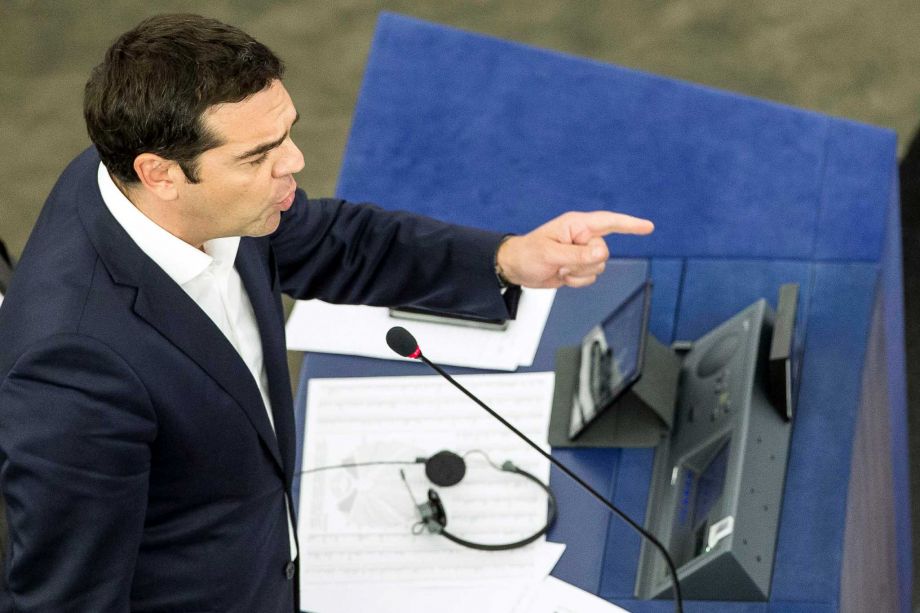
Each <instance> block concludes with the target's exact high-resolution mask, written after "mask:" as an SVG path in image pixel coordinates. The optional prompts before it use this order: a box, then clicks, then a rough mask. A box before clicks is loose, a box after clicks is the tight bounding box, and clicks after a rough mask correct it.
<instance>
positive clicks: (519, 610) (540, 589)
mask: <svg viewBox="0 0 920 613" xmlns="http://www.w3.org/2000/svg"><path fill="white" fill-rule="evenodd" d="M513 613H629V612H628V611H626V609H624V608H622V607H618V606H617V605H615V604H613V603H611V602H607V601H606V600H604V599H603V598H598V597H597V596H595V595H594V594H589V593H588V592H586V591H584V590H581V589H578V588H577V587H575V586H574V585H571V584H569V583H566V582H565V581H560V580H559V579H556V578H555V577H545V578H544V579H543V581H542V582H540V584H539V585H538V586H537V588H536V589H534V590H531V591H528V592H527V594H526V596H525V598H524V599H522V600H521V602H519V603H518V606H517V607H516V608H515V609H514V610H513Z"/></svg>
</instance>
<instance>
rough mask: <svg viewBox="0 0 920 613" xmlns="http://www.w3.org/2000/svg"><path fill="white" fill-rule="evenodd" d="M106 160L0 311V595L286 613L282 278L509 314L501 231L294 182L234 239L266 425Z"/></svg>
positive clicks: (85, 605)
mask: <svg viewBox="0 0 920 613" xmlns="http://www.w3.org/2000/svg"><path fill="white" fill-rule="evenodd" d="M98 163H99V159H98V157H97V154H96V152H95V150H93V149H89V150H87V151H85V152H84V153H83V154H81V155H80V156H79V157H77V158H76V159H75V160H74V161H73V162H72V163H71V164H70V166H69V167H68V168H67V170H65V172H64V173H63V174H62V176H61V178H60V179H59V181H58V183H57V185H56V186H55V188H54V190H53V191H52V193H51V195H50V196H49V198H48V201H47V203H46V204H45V207H44V209H43V210H42V213H41V216H40V218H39V220H38V222H37V224H36V226H35V228H34V230H33V233H32V236H31V237H30V239H29V242H28V244H27V246H26V249H25V251H24V253H23V256H22V258H21V261H20V263H19V264H18V267H17V270H16V274H15V275H14V278H13V281H12V283H11V285H10V288H9V291H8V293H7V296H6V300H5V302H4V303H3V307H2V308H0V479H2V491H3V494H4V496H5V497H6V501H7V518H8V522H9V530H10V543H11V546H10V551H9V554H8V556H7V560H6V563H7V564H6V566H7V569H6V587H5V591H4V592H3V594H2V596H0V611H13V610H15V611H56V612H63V611H79V612H81V613H83V612H88V611H92V612H94V613H100V612H104V611H129V610H130V611H136V612H142V611H143V612H152V611H164V612H165V611H185V612H195V611H241V612H242V611H245V612H247V613H251V612H256V611H258V612H259V613H269V612H281V611H283V612H285V613H290V612H291V611H292V610H294V607H295V603H294V599H295V595H294V594H295V590H294V589H293V583H292V581H291V580H290V579H289V577H288V576H287V574H288V573H286V572H285V570H286V567H287V565H288V562H289V557H290V553H289V543H288V530H287V523H286V516H285V504H286V503H285V493H286V492H290V486H291V479H292V475H293V473H294V470H295V466H294V441H295V432H294V422H293V410H292V402H291V396H290V382H289V377H288V371H287V363H286V356H285V341H284V329H283V324H284V322H283V313H282V308H281V299H280V293H281V292H282V291H283V292H286V293H289V294H291V295H293V296H295V297H297V298H321V299H323V300H326V301H329V302H342V303H358V304H373V305H392V304H407V303H413V304H418V305H423V306H427V307H430V308H435V309H437V308H447V307H453V309H454V310H460V311H468V312H472V313H479V314H481V315H488V316H493V317H496V316H507V313H506V307H505V304H504V302H503V300H502V298H501V296H500V293H499V285H498V282H497V279H496V278H495V275H494V273H493V269H492V258H493V255H494V250H495V249H496V246H497V244H498V241H499V239H500V236H499V235H497V234H492V233H487V232H482V231H478V230H469V229H460V228H457V227H454V226H448V225H445V224H441V223H438V222H434V221H431V220H427V219H424V218H419V217H416V216H412V215H408V214H401V213H391V212H385V211H382V210H380V209H378V208H376V207H372V206H367V205H352V204H348V203H345V202H342V201H339V200H307V198H306V196H305V194H304V193H303V192H301V191H298V193H297V197H296V199H295V202H294V206H293V207H292V209H291V210H290V211H288V212H287V213H285V214H284V215H283V216H282V221H281V225H280V227H279V229H278V230H277V231H276V232H275V233H274V234H273V235H271V236H270V237H264V238H243V239H242V240H241V242H240V247H239V253H238V256H237V260H236V268H237V270H238V271H239V273H240V276H241V278H242V280H243V283H244V285H245V287H246V290H247V292H248V294H249V297H250V300H251V301H252V306H253V309H254V311H255V315H256V319H257V321H258V326H259V331H260V333H261V338H262V344H263V353H264V359H265V367H266V370H267V373H268V381H269V390H270V397H271V404H272V411H273V418H274V423H275V428H276V431H277V436H276V434H275V433H273V432H272V428H271V425H270V424H269V420H268V417H267V415H266V411H265V408H264V406H263V403H262V400H261V397H260V395H259V391H258V388H257V386H256V383H255V381H254V379H253V377H252V375H251V374H250V372H249V371H248V369H247V368H246V366H245V364H244V363H243V361H242V360H241V359H240V357H239V355H238V354H237V353H236V351H235V350H234V348H233V346H232V345H231V344H230V343H229V342H228V341H227V340H226V338H225V337H224V336H223V335H222V334H221V332H220V331H219V330H218V328H217V327H216V326H215V325H214V324H213V323H212V322H211V320H210V319H209V318H208V317H207V315H205V314H204V312H203V311H201V309H200V308H199V307H198V306H197V305H196V304H195V303H194V302H193V301H192V300H191V299H190V298H189V297H188V296H187V295H186V294H185V293H184V292H183V291H182V289H181V288H180V287H179V286H178V285H176V284H175V283H174V282H173V281H172V280H171V279H170V278H169V277H168V276H167V275H166V274H165V273H164V272H163V271H162V270H161V269H160V268H159V267H158V266H157V265H156V264H154V263H153V261H152V260H150V259H149V258H148V257H147V256H146V255H144V253H143V252H142V251H140V249H139V248H138V247H137V246H136V245H135V244H134V243H133V241H132V240H131V239H130V238H129V237H128V235H127V234H126V233H125V232H124V230H123V229H122V228H121V226H119V225H118V223H117V222H116V221H115V219H114V218H113V217H112V216H111V215H110V213H109V212H108V210H107V209H106V207H105V205H104V203H103V201H102V198H101V196H100V194H99V189H98V187H97V183H96V169H97V165H98ZM301 555H302V556H303V555H310V552H309V551H303V552H301Z"/></svg>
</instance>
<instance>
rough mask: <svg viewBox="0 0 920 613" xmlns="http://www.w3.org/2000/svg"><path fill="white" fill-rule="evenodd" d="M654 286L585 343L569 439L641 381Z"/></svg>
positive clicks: (640, 290) (596, 329) (638, 293)
mask: <svg viewBox="0 0 920 613" xmlns="http://www.w3.org/2000/svg"><path fill="white" fill-rule="evenodd" d="M650 301H651V284H649V283H644V284H642V285H641V286H640V287H639V288H637V289H636V291H635V292H633V293H632V294H631V295H630V296H629V297H628V298H627V299H626V300H624V301H623V302H622V303H620V304H619V305H618V306H617V308H616V309H614V311H613V312H612V313H611V314H610V315H608V316H607V317H606V318H604V320H603V321H601V322H600V323H599V324H598V325H596V326H594V327H593V328H592V329H591V330H590V331H589V332H588V334H586V335H585V337H584V339H582V341H581V360H580V365H579V370H578V380H577V382H576V385H575V393H574V394H573V397H572V416H571V421H570V423H569V436H570V437H571V438H575V437H576V436H578V435H579V434H581V433H582V432H583V431H584V430H585V428H587V427H588V425H590V424H591V422H593V421H594V420H595V419H596V418H597V417H598V416H599V415H600V414H601V413H602V412H603V411H604V410H605V409H607V408H609V407H610V406H611V405H613V403H614V402H616V400H617V398H619V397H620V395H621V394H622V393H623V392H624V391H626V390H627V389H629V386H631V385H632V384H633V383H635V382H636V381H637V380H638V379H639V375H640V374H641V372H642V358H643V356H644V353H645V335H646V329H647V327H648V311H649V303H650Z"/></svg>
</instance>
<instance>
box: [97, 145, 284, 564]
mask: <svg viewBox="0 0 920 613" xmlns="http://www.w3.org/2000/svg"><path fill="white" fill-rule="evenodd" d="M97 176H98V182H99V191H100V192H101V193H102V200H103V202H105V206H106V207H107V208H108V209H109V212H110V213H112V216H113V217H115V220H116V221H117V222H118V223H119V224H120V225H121V227H122V228H124V229H125V232H127V233H128V236H130V237H131V239H132V240H133V241H134V242H135V243H136V244H137V246H138V247H140V249H141V251H143V252H144V253H145V254H147V256H148V257H149V258H150V259H151V260H153V261H154V262H155V263H156V264H157V265H158V266H159V267H160V268H162V269H163V272H165V273H166V274H167V275H169V277H170V278H171V279H172V280H173V281H175V282H176V283H177V284H178V285H179V287H181V288H182V290H183V291H185V293H186V294H188V295H189V297H190V298H191V299H192V300H194V301H195V304H197V305H198V306H199V307H201V310H202V311H204V312H205V314H207V316H208V317H209V318H210V319H211V321H213V322H214V325H215V326H217V327H218V329H219V330H220V331H221V332H223V334H224V336H226V337H227V340H228V341H230V344H231V345H233V346H234V348H236V351H237V353H239V355H240V358H242V360H243V362H244V363H245V364H246V367H247V368H248V369H249V372H250V373H252V377H253V379H255V383H256V385H257V386H258V388H259V393H260V394H261V395H262V402H263V403H264V405H265V411H266V413H267V415H268V421H269V422H270V423H271V425H272V429H273V430H274V428H275V421H274V419H273V418H272V411H271V402H270V400H269V397H268V375H267V373H266V372H265V363H264V362H263V360H262V339H261V337H260V336H259V326H258V323H257V322H256V316H255V313H254V312H253V310H252V303H251V302H250V301H249V294H247V293H246V288H245V287H243V281H242V279H240V275H239V273H238V272H237V271H236V268H234V267H233V263H234V261H235V260H236V252H237V250H238V249H239V246H240V237H239V236H233V237H227V238H215V239H212V240H209V241H207V242H206V243H205V244H204V245H203V248H204V251H201V250H199V249H196V248H195V247H193V246H192V245H189V244H188V243H186V242H185V241H183V240H182V239H180V238H178V237H176V236H174V235H172V234H170V233H169V232H167V231H166V230H164V229H163V228H161V227H160V226H158V225H157V224H156V223H155V222H153V221H152V220H151V219H150V218H149V217H147V216H146V215H144V214H143V213H142V212H141V211H140V210H139V209H138V208H137V207H136V206H134V205H133V204H132V203H131V201H130V200H128V199H127V198H126V197H125V195H124V194H123V193H122V192H121V190H119V189H118V187H117V186H116V185H115V182H114V181H112V178H111V177H110V176H109V172H108V170H106V168H105V166H104V165H103V164H102V163H101V162H100V163H99V171H98V175H97ZM288 532H289V536H290V541H291V558H292V559H296V558H297V543H296V541H295V540H294V527H293V522H292V521H291V514H290V511H288Z"/></svg>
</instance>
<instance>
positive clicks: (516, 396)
mask: <svg viewBox="0 0 920 613" xmlns="http://www.w3.org/2000/svg"><path fill="white" fill-rule="evenodd" d="M457 379H458V380H459V381H460V382H461V383H462V384H463V385H466V386H467V387H469V388H470V389H471V390H472V391H473V393H475V394H477V395H479V396H480V397H481V398H482V399H483V400H484V401H485V402H486V404H489V405H490V406H492V407H493V408H494V409H495V410H496V411H498V412H499V413H501V414H502V416H503V417H504V418H505V419H507V420H508V421H510V422H511V423H512V424H514V425H515V426H516V427H517V428H518V429H520V430H521V431H522V432H524V433H525V434H527V435H528V436H530V437H531V438H532V439H534V440H535V441H537V442H538V443H540V444H542V445H543V446H544V448H545V449H546V450H547V451H548V450H549V447H548V445H546V443H545V442H546V437H547V429H548V423H549V411H550V405H551V403H552V394H553V373H527V374H517V375H464V376H459V377H457ZM305 427H306V432H305V437H304V458H303V469H304V470H310V469H313V468H317V467H329V466H337V465H340V464H360V463H367V462H405V464H396V463H392V464H391V463H386V464H377V465H371V466H349V467H344V468H331V469H328V470H321V471H316V472H307V473H305V474H303V475H302V476H301V485H300V492H301V497H300V506H299V523H298V535H299V538H300V550H301V554H302V557H301V606H302V608H303V609H304V610H306V611H315V612H318V613H351V612H354V611H375V612H376V613H389V612H391V611H392V612H393V613H396V612H399V613H406V612H412V611H429V610H437V611H438V612H439V613H445V612H446V613H451V612H454V611H456V612H457V613H461V612H463V613H468V612H469V611H477V612H480V611H482V612H487V613H524V612H525V611H526V612H527V613H532V612H535V611H546V613H551V612H557V611H572V612H573V613H574V612H581V611H584V612H585V613H589V612H590V613H593V612H594V611H598V612H601V611H618V610H620V609H617V608H615V607H614V608H610V607H612V605H609V604H608V603H606V602H605V601H603V600H600V599H595V600H598V602H600V603H601V604H603V605H604V606H605V607H607V608H599V609H589V608H574V609H573V608H568V609H566V608H564V607H562V606H561V603H562V602H563V601H562V600H559V599H560V598H563V599H564V598H568V597H570V596H571V594H569V595H568V596H567V595H566V594H567V592H565V590H566V588H567V587H568V588H571V586H566V585H565V584H563V585H562V586H559V585H557V582H556V581H555V580H548V579H547V577H548V575H549V572H550V571H551V570H552V568H553V566H554V565H555V564H556V562H557V561H558V559H559V557H560V556H561V555H562V551H563V550H564V545H560V544H556V543H549V542H546V540H545V539H543V538H541V539H538V540H537V541H535V542H534V543H531V544H530V545H528V546H526V547H523V548H519V549H515V550H511V551H498V552H489V551H477V550H472V549H467V548H464V547H461V546H459V545H456V544H454V543H452V542H450V541H448V540H447V539H445V538H444V537H442V536H439V535H436V534H431V533H429V532H427V531H423V532H421V533H413V526H414V525H415V524H417V523H418V521H419V515H418V511H417V509H416V507H415V505H416V502H421V501H423V500H425V499H426V497H427V491H428V488H429V487H432V488H434V489H436V490H437V492H438V494H439V495H440V497H441V499H442V501H443V503H444V507H445V510H446V513H447V517H448V525H447V529H448V530H449V531H450V532H452V533H453V534H455V535H457V536H459V537H460V538H464V539H466V540H470V541H474V542H481V543H505V542H511V541H515V540H519V539H521V538H523V537H526V536H528V535H530V534H532V533H533V532H535V531H536V530H538V529H539V528H540V527H542V526H543V525H544V524H545V522H546V510H547V501H546V493H545V492H544V491H543V490H541V489H540V488H539V487H537V486H535V485H534V484H532V483H530V482H529V481H528V480H526V479H523V478H521V477H519V476H516V475H513V474H510V473H506V472H501V471H498V470H495V469H494V468H493V467H491V466H490V465H489V460H491V462H493V463H495V464H499V465H500V464H502V463H503V462H505V461H506V460H511V461H512V462H514V463H515V464H516V465H517V466H519V467H520V468H522V469H523V470H526V471H528V472H530V473H531V474H533V475H535V476H536V477H537V478H539V479H541V480H542V481H544V482H546V481H548V479H549V462H548V461H547V460H546V459H545V458H543V457H542V456H540V455H539V454H537V453H536V452H535V451H534V450H533V449H531V448H530V447H529V446H528V445H527V444H526V443H524V442H523V441H521V440H520V439H518V438H517V437H516V436H515V435H514V434H513V433H511V432H510V431H508V430H507V429H505V427H504V426H502V425H501V424H500V423H498V422H497V421H495V420H494V419H493V418H492V417H491V416H489V415H488V414H487V413H486V412H484V411H483V410H482V409H481V408H479V407H478V406H476V405H475V404H474V403H472V402H471V401H470V400H469V399H467V398H466V397H465V396H464V395H462V394H461V393H460V392H459V391H457V390H456V389H454V388H453V387H452V386H451V385H450V384H449V383H447V382H446V381H444V380H443V379H441V378H440V377H436V376H424V377H373V378H348V379H313V380H311V381H310V384H309V388H308V391H307V420H306V426H305ZM444 449H448V450H451V451H454V452H456V453H458V454H460V455H462V456H465V461H466V467H467V472H466V475H465V476H464V478H463V480H462V481H461V482H460V483H459V484H457V485H455V486H451V487H438V486H433V485H432V484H431V483H430V482H428V480H427V478H426V476H425V473H424V466H423V465H422V464H420V463H414V461H415V459H416V458H418V457H430V456H432V455H434V454H435V453H437V452H438V451H441V450H444ZM486 455H488V460H487V459H486ZM400 470H402V471H403V474H404V475H405V478H406V481H407V483H408V486H409V489H407V487H406V486H407V483H405V482H403V480H402V477H401V475H400ZM410 490H411V493H410ZM413 499H414V500H413ZM571 589H573V590H574V589H575V588H571ZM576 591H577V590H576ZM578 593H579V594H580V595H584V596H590V595H587V594H584V593H583V592H580V591H578ZM591 598H594V597H593V596H591ZM553 601H558V603H559V604H558V606H557V605H551V604H548V603H551V602H553ZM546 606H550V608H545V607H546ZM522 607H523V608H522Z"/></svg>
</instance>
